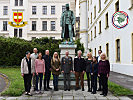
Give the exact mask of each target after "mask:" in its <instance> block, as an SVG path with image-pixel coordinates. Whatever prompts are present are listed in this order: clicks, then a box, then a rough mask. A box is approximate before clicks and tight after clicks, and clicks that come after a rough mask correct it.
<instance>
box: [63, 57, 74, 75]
mask: <svg viewBox="0 0 133 100" xmlns="http://www.w3.org/2000/svg"><path fill="white" fill-rule="evenodd" d="M61 70H62V71H64V73H70V71H72V70H73V61H72V57H70V56H68V58H66V57H62V61H61Z"/></svg>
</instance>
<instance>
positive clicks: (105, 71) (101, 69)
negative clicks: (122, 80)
mask: <svg viewBox="0 0 133 100" xmlns="http://www.w3.org/2000/svg"><path fill="white" fill-rule="evenodd" d="M100 57H101V60H100V61H99V66H98V76H100V77H101V83H102V87H103V89H102V94H100V95H103V96H107V93H108V77H109V72H110V63H109V61H108V60H107V59H106V58H107V57H106V54H105V53H102V54H101V55H100Z"/></svg>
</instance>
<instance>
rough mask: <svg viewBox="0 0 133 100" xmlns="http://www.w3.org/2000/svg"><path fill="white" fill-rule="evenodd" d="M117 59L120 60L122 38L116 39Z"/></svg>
mask: <svg viewBox="0 0 133 100" xmlns="http://www.w3.org/2000/svg"><path fill="white" fill-rule="evenodd" d="M116 61H117V62H120V39H117V40H116Z"/></svg>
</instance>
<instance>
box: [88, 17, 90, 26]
mask: <svg viewBox="0 0 133 100" xmlns="http://www.w3.org/2000/svg"><path fill="white" fill-rule="evenodd" d="M89 24H90V23H89V18H88V28H89Z"/></svg>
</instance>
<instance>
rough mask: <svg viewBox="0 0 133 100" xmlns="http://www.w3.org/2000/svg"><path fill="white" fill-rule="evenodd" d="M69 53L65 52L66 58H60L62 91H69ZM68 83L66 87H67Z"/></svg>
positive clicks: (71, 64)
mask: <svg viewBox="0 0 133 100" xmlns="http://www.w3.org/2000/svg"><path fill="white" fill-rule="evenodd" d="M68 55H69V51H66V56H65V57H62V61H61V70H62V73H63V75H64V91H66V90H68V91H70V81H71V79H70V73H71V72H72V71H73V61H72V57H70V56H68ZM67 82H68V85H67Z"/></svg>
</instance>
